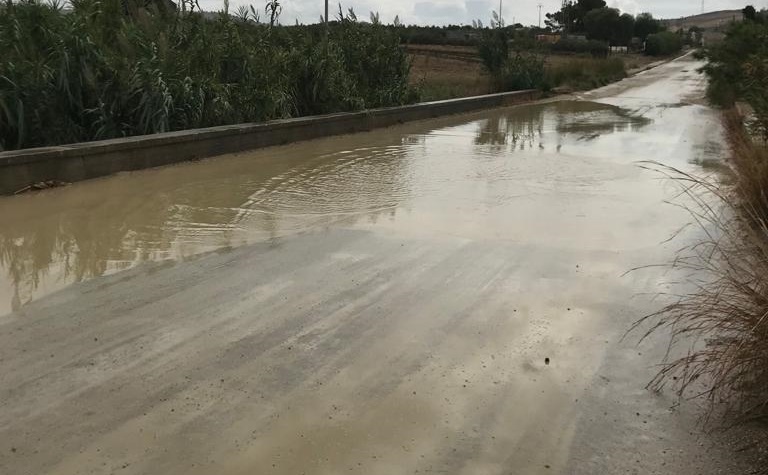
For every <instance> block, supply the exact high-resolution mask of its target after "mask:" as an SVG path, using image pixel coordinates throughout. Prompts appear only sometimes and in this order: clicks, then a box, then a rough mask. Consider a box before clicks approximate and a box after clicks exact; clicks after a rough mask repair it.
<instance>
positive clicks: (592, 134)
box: [0, 59, 747, 475]
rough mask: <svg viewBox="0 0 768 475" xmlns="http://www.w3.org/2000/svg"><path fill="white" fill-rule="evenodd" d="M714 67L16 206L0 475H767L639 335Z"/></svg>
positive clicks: (704, 161) (649, 75)
mask: <svg viewBox="0 0 768 475" xmlns="http://www.w3.org/2000/svg"><path fill="white" fill-rule="evenodd" d="M697 66H699V64H698V63H696V62H694V61H692V60H690V59H683V60H678V61H675V62H672V63H669V64H667V65H664V66H662V67H659V68H657V69H655V70H652V71H649V72H646V73H644V74H642V75H640V76H637V77H635V78H632V79H630V80H627V81H625V82H623V83H621V84H617V85H614V86H611V87H609V88H606V89H603V90H600V91H597V92H594V93H591V94H588V95H586V96H585V97H584V98H582V100H573V101H563V102H551V103H546V104H538V105H529V106H524V107H518V108H512V109H505V110H497V111H491V112H483V113H480V114H475V115H469V116H460V117H451V118H446V119H443V120H438V121H430V122H423V123H418V124H410V125H407V126H403V127H397V128H391V129H387V130H381V131H376V132H372V133H367V134H360V135H355V136H349V137H339V138H329V139H327V140H320V141H314V142H308V143H301V144H296V145H292V146H288V147H281V148H273V149H268V150H262V151H257V152H252V153H247V154H240V155H237V156H232V157H225V158H217V159H215V160H210V161H204V162H201V163H194V164H185V165H180V166H175V167H169V168H164V169H160V170H148V171H143V172H137V173H132V174H126V175H121V176H116V177H111V178H107V179H103V180H95V181H91V182H86V183H82V184H77V185H75V186H71V187H68V188H64V189H56V190H50V191H45V192H41V193H39V194H35V195H28V196H19V197H13V198H4V199H1V200H0V216H2V222H3V225H2V226H1V227H0V265H1V269H2V274H0V275H1V277H0V279H2V280H0V315H2V316H0V473H2V474H12V475H16V474H30V475H40V474H57V475H64V474H125V475H134V474H163V475H171V474H222V475H229V474H259V475H261V474H280V475H283V474H313V475H322V474H329V475H330V474H340V473H354V474H366V475H378V474H381V475H392V474H401V473H447V474H466V475H470V474H471V475H485V474H524V475H528V474H563V475H565V474H568V475H573V474H611V475H614V474H624V473H630V474H643V475H647V474H654V473H655V474H683V475H692V474H702V475H710V474H714V473H724V474H726V473H727V474H739V473H747V468H746V465H745V464H744V463H745V462H744V461H742V460H740V459H739V457H738V456H737V454H734V452H732V447H729V446H727V445H723V444H722V443H721V442H722V441H720V440H717V439H716V438H714V436H708V435H704V434H702V432H701V431H700V429H699V428H698V427H697V426H696V424H695V417H696V413H697V411H696V409H697V408H696V407H694V406H693V404H692V403H685V404H683V405H682V406H681V407H680V408H677V409H672V407H673V406H674V404H675V402H676V400H675V398H674V396H673V395H672V394H669V393H661V394H654V393H651V392H649V391H646V390H645V389H644V386H645V384H646V382H647V381H648V380H649V379H650V377H651V375H652V374H653V371H654V370H653V367H652V366H653V365H655V364H657V363H658V362H659V361H660V360H661V357H662V356H663V353H664V349H665V346H664V343H665V341H664V339H663V338H661V339H659V340H653V341H650V342H648V343H647V344H644V345H642V346H639V347H638V346H636V344H635V343H636V339H635V338H630V339H626V340H622V339H621V337H622V336H623V334H624V332H625V331H626V330H627V329H628V328H629V326H630V325H631V323H632V322H633V321H634V320H635V319H637V318H639V317H641V316H642V315H644V314H646V313H648V312H650V311H652V310H654V309H656V308H657V307H658V306H659V305H660V302H659V301H654V299H653V295H649V294H648V293H650V294H654V293H656V292H659V291H663V290H665V289H667V285H666V282H667V280H668V279H669V276H668V275H665V273H664V272H663V270H659V269H645V270H642V271H637V272H633V273H630V274H628V275H625V272H626V271H628V270H629V269H631V268H634V267H637V266H644V265H648V264H655V263H659V262H665V261H666V260H668V259H669V258H671V256H672V255H673V253H674V250H675V249H677V248H679V247H680V246H681V245H682V243H681V241H682V242H685V241H686V240H688V239H694V238H695V231H693V230H691V231H688V232H687V233H684V234H683V235H681V236H680V237H679V238H678V239H677V240H676V241H673V242H665V241H666V240H667V238H669V237H670V236H671V235H672V234H674V233H675V232H676V231H677V230H679V229H680V228H681V227H682V226H683V225H685V223H687V222H688V221H689V219H688V216H687V214H686V213H685V212H684V211H683V210H681V209H679V208H676V207H673V206H670V205H665V204H663V202H664V201H665V200H667V199H670V198H673V197H674V196H675V194H676V193H677V191H678V190H677V188H676V187H675V186H674V185H672V184H671V183H669V182H666V181H663V180H661V179H660V176H659V175H658V174H656V173H654V172H652V171H648V170H645V169H642V168H640V167H639V166H638V165H637V162H638V161H641V160H658V161H660V162H663V163H665V164H668V165H673V166H676V167H679V168H682V169H684V170H689V171H696V172H704V171H705V170H706V169H707V168H708V166H709V165H713V164H715V165H716V164H718V163H720V162H721V160H722V159H723V157H724V155H725V152H724V150H723V137H722V131H721V128H720V125H719V121H718V116H717V113H716V112H715V111H713V110H710V109H709V108H707V107H705V106H703V105H699V103H700V100H701V97H702V94H703V87H704V83H703V79H702V77H701V76H700V75H699V74H698V73H696V68H697ZM592 101H598V102H592Z"/></svg>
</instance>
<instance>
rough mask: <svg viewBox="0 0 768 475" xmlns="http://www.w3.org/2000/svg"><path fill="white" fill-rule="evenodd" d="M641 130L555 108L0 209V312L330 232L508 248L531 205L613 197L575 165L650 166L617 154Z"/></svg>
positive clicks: (602, 112)
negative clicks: (72, 287)
mask: <svg viewBox="0 0 768 475" xmlns="http://www.w3.org/2000/svg"><path fill="white" fill-rule="evenodd" d="M652 122H653V121H652V119H650V118H648V117H645V116H643V115H640V114H638V113H637V112H635V111H633V110H631V109H625V108H621V107H617V106H611V105H607V104H600V103H595V102H577V101H563V102H555V103H550V104H541V105H531V106H524V107H519V108H515V109H511V110H503V111H498V112H490V113H485V114H482V115H480V116H471V117H467V118H462V119H449V120H445V121H443V122H442V123H437V124H435V125H433V124H429V125H426V124H423V125H416V126H412V127H410V128H394V129H390V130H385V131H380V132H375V133H370V134H362V135H357V136H350V137H343V138H339V139H329V140H325V141H319V142H312V143H305V144H298V145H294V146H290V147H284V148H274V149H269V150H265V151H258V152H253V153H247V154H240V155H237V156H232V157H229V158H218V159H215V160H208V161H204V162H203V163H197V164H187V165H180V166H176V167H170V168H166V169H162V170H152V171H145V172H139V173H133V174H125V175H122V176H118V177H111V178H107V179H102V180H96V181H92V182H88V183H82V184H77V185H76V186H72V187H70V188H67V189H59V190H54V191H48V192H43V193H38V194H34V195H28V196H20V197H13V198H4V199H0V216H2V221H3V225H2V227H1V228H0V273H1V277H0V279H2V280H0V284H1V286H0V289H1V290H0V314H4V313H7V312H9V311H11V310H17V309H19V308H21V306H23V305H24V304H26V303H29V302H31V301H32V300H34V299H37V298H39V297H41V296H43V295H46V294H48V293H50V292H52V291H55V290H58V289H61V288H63V287H65V286H67V285H69V284H71V283H74V282H78V281H82V280H84V279H88V278H92V277H97V276H100V275H104V274H109V273H114V272H118V271H120V270H125V269H127V268H130V267H133V266H136V265H138V264H140V263H141V262H144V261H158V260H165V259H172V260H180V259H185V258H188V257H191V256H195V255H198V254H201V253H205V252H209V251H213V250H216V249H221V248H231V247H237V246H241V245H244V244H248V243H254V242H260V241H264V240H269V239H273V238H275V237H279V236H285V235H289V234H293V233H297V232H302V231H306V230H310V229H315V228H322V227H327V226H333V225H336V224H343V225H345V226H348V225H354V224H358V225H365V226H369V225H371V224H375V223H381V224H382V226H385V227H403V228H412V229H410V230H411V231H413V232H422V231H424V232H440V233H451V234H461V233H470V234H471V233H473V232H475V231H477V232H479V233H481V234H486V233H490V234H495V235H498V236H506V237H509V236H510V234H512V235H515V234H516V233H519V232H520V229H519V226H518V224H519V223H520V220H521V219H531V218H533V216H529V215H527V213H528V211H527V209H528V208H529V206H528V205H529V204H530V202H531V201H532V200H534V199H537V197H542V196H545V195H547V194H549V193H550V192H552V191H556V192H557V194H558V196H555V195H553V197H554V198H555V199H557V200H560V199H561V198H564V197H566V198H567V197H578V196H579V194H580V193H582V192H591V191H593V190H594V188H595V187H605V186H611V184H610V181H611V180H615V179H616V178H617V177H616V176H614V175H612V174H611V172H610V171H606V170H602V169H596V167H595V164H594V160H585V158H584V157H585V156H588V157H589V158H598V157H603V158H610V157H613V156H616V155H618V157H617V158H618V159H619V160H621V161H624V162H626V163H630V162H632V161H633V160H637V159H645V158H652V156H649V155H648V154H647V153H646V152H647V151H646V150H645V149H644V148H643V149H640V148H638V149H636V150H628V148H630V147H627V146H626V145H622V143H621V142H626V141H627V140H630V139H633V144H632V145H631V147H636V146H638V145H639V144H638V142H641V140H640V137H642V136H643V135H642V132H643V131H644V130H645V129H647V128H648V126H649V125H651V124H652ZM640 146H643V145H640ZM566 201H570V200H566ZM567 205H568V203H567V202H566V203H563V206H567ZM557 207H558V208H562V207H561V206H557ZM563 211H564V210H563V209H558V210H557V211H556V212H557V213H563ZM456 213H462V214H463V218H462V219H461V220H456V219H455V215H456ZM426 223H429V226H423V225H424V224H426ZM560 224H565V223H560ZM560 224H558V226H559V225H560ZM422 227H423V229H422Z"/></svg>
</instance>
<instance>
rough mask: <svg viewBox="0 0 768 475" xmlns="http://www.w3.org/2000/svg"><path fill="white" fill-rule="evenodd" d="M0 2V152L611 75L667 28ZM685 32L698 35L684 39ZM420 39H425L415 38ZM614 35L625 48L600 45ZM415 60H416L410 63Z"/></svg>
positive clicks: (679, 40)
mask: <svg viewBox="0 0 768 475" xmlns="http://www.w3.org/2000/svg"><path fill="white" fill-rule="evenodd" d="M58 1H59V0H5V1H3V2H0V51H2V54H0V151H2V150H14V149H21V148H29V147H35V146H46V145H57V144H65V143H73V142H83V141H90V140H99V139H109V138H116V137H126V136H132V135H143V134H152V133H158V132H167V131H174V130H182V129H190V128H198V127H209V126H216V125H227V124H234V123H243V122H259V121H264V120H270V119H279V118H288V117H297V116H303V115H314V114H323V113H331V112H343V111H354V110H362V109H366V108H375V107H385V106H396V105H401V104H407V103H412V102H417V101H419V100H438V99H446V98H451V97H460V96H469V95H479V94H487V93H490V92H502V91H511V90H518V89H533V88H538V89H542V90H545V91H547V90H550V89H554V88H558V87H564V88H566V89H575V90H581V89H589V88H593V87H597V86H602V85H605V84H607V83H610V82H613V81H616V80H620V79H622V78H624V77H625V76H626V69H627V64H630V65H636V64H644V63H645V62H649V61H646V60H643V59H642V54H643V45H644V44H645V43H646V42H647V44H648V45H650V46H649V48H648V49H646V51H645V52H646V53H648V54H654V55H672V54H675V53H676V52H677V51H679V49H680V47H681V46H682V44H683V43H685V42H686V41H688V42H690V38H691V35H690V32H682V31H681V32H674V33H672V32H666V31H664V27H663V25H662V24H661V22H659V21H657V20H656V19H654V18H653V17H652V16H650V15H649V14H642V15H639V16H637V17H632V16H631V15H627V14H622V13H621V12H619V11H618V10H616V9H612V8H608V7H607V6H606V2H605V1H603V0H578V1H574V2H570V3H568V4H566V6H565V8H563V9H562V10H560V11H558V12H556V13H553V14H549V15H547V25H546V27H544V28H537V27H524V26H523V25H520V24H515V25H504V24H503V22H502V21H501V20H500V19H499V18H498V16H496V17H494V18H492V19H491V21H490V22H488V25H484V24H483V22H482V21H481V20H476V21H475V22H473V24H472V25H464V26H455V25H454V26H445V27H435V26H414V25H403V24H401V22H400V20H399V19H398V18H395V19H394V21H393V22H392V23H391V24H384V22H382V21H381V20H380V19H379V16H378V15H377V14H371V15H370V18H366V19H365V21H360V20H358V18H357V16H356V14H355V12H354V11H353V10H351V9H350V10H348V11H344V10H342V8H341V6H339V10H338V13H337V14H336V16H335V18H334V19H332V21H330V23H329V25H328V26H327V27H326V26H325V25H322V24H317V25H281V24H280V13H281V6H280V2H278V1H275V0H270V1H266V2H265V3H264V4H262V6H260V7H258V8H257V7H253V6H251V7H249V8H245V7H240V8H237V9H230V8H229V5H228V2H227V0H224V1H223V3H222V10H221V11H220V12H217V13H210V12H201V11H200V9H199V6H198V4H197V2H196V1H195V0H181V1H180V2H178V5H176V4H174V3H173V2H171V1H170V0H142V1H140V2H137V0H72V1H71V2H68V3H66V8H65V4H64V3H58ZM694 38H695V35H694ZM425 46H429V47H430V48H431V49H429V48H426V47H425ZM611 46H619V47H625V48H626V51H627V52H626V53H622V54H617V55H612V54H611V51H610V47H611ZM413 65H416V67H415V69H412V66H413Z"/></svg>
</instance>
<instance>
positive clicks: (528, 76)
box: [478, 28, 546, 91]
mask: <svg viewBox="0 0 768 475" xmlns="http://www.w3.org/2000/svg"><path fill="white" fill-rule="evenodd" d="M509 44H510V41H509V35H508V33H507V30H506V29H504V28H494V29H490V30H486V31H484V32H483V36H482V39H481V41H480V44H479V46H478V53H479V55H480V58H481V59H482V61H483V65H484V66H485V68H486V70H487V71H488V73H489V74H490V75H491V77H492V78H493V80H494V83H495V89H496V90H497V91H517V90H523V89H538V88H545V86H546V84H545V82H544V59H543V58H542V57H541V56H540V55H538V54H536V53H535V52H522V51H517V52H516V53H515V54H514V55H510V51H509Z"/></svg>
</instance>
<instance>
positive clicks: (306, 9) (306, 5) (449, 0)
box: [199, 0, 768, 25]
mask: <svg viewBox="0 0 768 475" xmlns="http://www.w3.org/2000/svg"><path fill="white" fill-rule="evenodd" d="M502 1H503V7H502V14H503V17H504V20H505V22H506V23H512V21H513V20H514V22H517V23H522V24H524V25H536V24H538V21H539V20H538V17H539V13H538V12H539V9H538V5H539V4H540V3H541V4H542V9H541V10H542V24H543V21H544V14H545V13H547V12H552V11H556V10H558V9H559V6H560V4H561V3H562V2H561V0H502ZM606 1H607V3H608V5H609V6H612V7H617V8H619V9H621V10H622V11H624V12H627V13H632V14H637V13H643V12H651V13H653V15H654V16H655V17H657V18H678V17H681V16H687V15H695V14H698V13H701V12H702V1H701V0H606ZM199 2H200V6H201V8H202V9H203V10H207V11H217V10H221V8H222V5H223V0H199ZM280 3H281V4H282V6H283V13H282V16H281V17H280V20H281V23H283V24H286V23H294V22H295V21H296V19H298V20H299V22H300V23H316V22H318V21H319V20H320V16H321V15H322V14H323V10H324V9H325V3H324V0H281V1H280ZM750 3H751V4H752V5H754V6H755V7H756V8H757V9H758V10H759V9H761V8H766V7H768V0H704V9H705V11H714V10H732V9H741V8H744V6H746V5H748V4H750ZM249 4H253V5H254V7H257V8H259V9H260V10H261V11H262V12H263V11H264V8H263V6H264V4H265V0H230V9H231V10H232V9H235V8H237V6H238V5H249ZM342 6H343V7H344V10H346V9H347V8H349V7H352V8H354V10H355V12H356V13H357V15H358V17H359V18H361V19H362V18H368V15H369V12H371V11H375V12H379V14H380V18H381V20H382V21H384V22H386V23H391V22H392V21H393V20H394V18H395V15H397V16H399V17H400V20H401V21H402V22H403V23H406V24H420V25H446V24H469V23H471V22H472V20H473V19H480V20H482V21H483V23H484V24H488V23H489V20H490V18H491V11H493V10H498V9H499V0H431V1H427V0H386V1H375V0H342ZM338 8H339V7H338V0H330V10H331V12H332V13H331V16H333V15H334V13H333V12H338ZM263 16H264V15H263V14H262V17H263Z"/></svg>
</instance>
